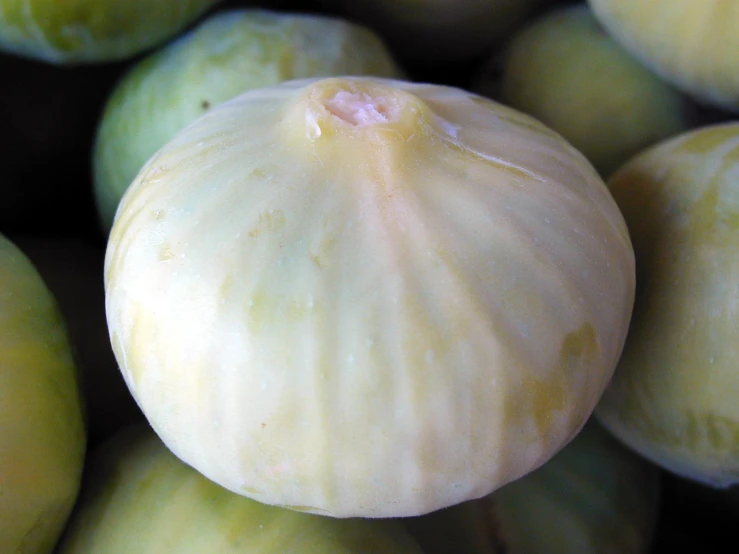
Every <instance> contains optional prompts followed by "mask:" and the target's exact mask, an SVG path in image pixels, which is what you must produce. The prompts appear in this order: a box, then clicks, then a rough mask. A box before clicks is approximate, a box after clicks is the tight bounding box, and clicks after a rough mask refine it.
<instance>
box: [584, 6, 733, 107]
mask: <svg viewBox="0 0 739 554" xmlns="http://www.w3.org/2000/svg"><path fill="white" fill-rule="evenodd" d="M588 1H589V4H590V6H591V7H592V8H593V11H594V12H595V15H596V16H597V17H598V19H599V20H600V21H601V23H602V24H603V25H604V26H605V27H606V29H608V31H609V32H610V33H612V34H613V36H614V38H616V40H618V41H619V42H620V43H621V44H622V45H623V47H624V48H626V49H627V50H628V51H629V52H631V53H632V54H633V55H634V56H636V57H637V58H639V59H640V60H642V61H643V62H644V63H645V64H646V65H647V66H649V67H650V68H651V69H652V70H654V71H655V72H657V73H658V74H659V75H661V76H662V77H664V78H665V79H667V80H669V81H670V82H672V83H674V84H675V85H677V86H678V87H680V88H681V89H682V90H684V91H686V92H688V93H690V94H692V95H693V96H695V97H696V98H698V99H700V100H703V101H705V102H710V103H712V104H715V105H717V106H721V107H723V108H728V109H731V110H733V111H737V110H739V2H737V1H736V0H648V1H645V0H588Z"/></svg>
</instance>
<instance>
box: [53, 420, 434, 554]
mask: <svg viewBox="0 0 739 554" xmlns="http://www.w3.org/2000/svg"><path fill="white" fill-rule="evenodd" d="M133 552H135V553H136V554H162V553H164V552H176V553H177V554H213V553H218V554H326V553H331V554H389V553H392V554H421V550H420V548H418V546H417V545H416V544H415V542H414V541H413V539H412V538H411V537H410V536H409V535H408V534H407V533H406V532H405V530H404V529H403V528H402V526H401V525H400V523H398V522H396V521H391V520H385V521H381V520H369V519H335V518H329V517H325V516H317V515H312V514H303V513H300V512H296V511H294V510H287V509H285V508H276V507H273V506H266V505H264V504H260V503H258V502H255V501H253V500H250V499H248V498H244V497H243V496H239V495H237V494H234V493H232V492H229V491H227V490H226V489H223V488H221V487H219V486H218V485H216V484H215V483H213V482H212V481H209V480H208V479H206V478H205V477H203V476H202V475H201V474H200V473H198V472H197V471H195V470H194V469H192V468H191V467H189V466H187V465H185V464H184V463H182V462H181V461H180V460H178V459H177V457H175V456H174V454H172V453H171V452H170V451H169V450H168V449H167V448H166V447H165V446H164V444H162V442H161V441H160V440H159V439H158V438H157V436H156V435H155V434H154V433H153V431H152V430H151V429H150V428H149V427H148V426H146V425H136V426H133V427H129V428H127V429H124V430H122V431H120V432H118V433H117V434H116V435H114V436H113V437H111V438H110V439H109V440H108V441H106V442H105V443H103V444H102V445H101V446H100V447H98V449H96V450H95V451H93V455H92V456H91V459H90V462H89V470H88V472H87V473H86V477H85V483H84V486H83V490H82V494H81V495H80V499H79V502H78V505H77V508H76V510H75V513H74V514H73V516H72V519H71V520H70V523H69V526H68V529H67V533H66V534H65V537H64V539H63V541H62V543H61V545H60V547H59V550H58V553H57V554H101V553H105V554H131V553H133Z"/></svg>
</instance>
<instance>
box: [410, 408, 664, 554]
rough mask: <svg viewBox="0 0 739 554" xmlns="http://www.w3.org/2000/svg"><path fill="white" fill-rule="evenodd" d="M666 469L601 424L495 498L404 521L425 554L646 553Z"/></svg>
mask: <svg viewBox="0 0 739 554" xmlns="http://www.w3.org/2000/svg"><path fill="white" fill-rule="evenodd" d="M660 483H661V471H660V470H659V468H658V467H657V466H656V465H654V464H652V463H651V462H649V461H647V460H645V459H644V458H643V457H641V456H639V455H638V454H636V453H635V452H632V451H631V450H630V449H628V448H626V447H625V446H623V445H622V444H621V443H620V442H619V441H617V440H616V439H614V438H613V437H612V436H611V435H610V433H608V432H607V431H606V430H605V429H603V427H602V426H601V425H600V424H599V423H598V422H597V421H596V420H595V419H594V418H590V419H589V420H588V423H586V425H585V427H583V429H582V431H581V432H580V433H579V434H578V435H577V436H576V437H575V438H574V439H573V440H572V442H570V443H569V444H568V445H567V446H565V447H564V448H563V449H562V450H561V451H560V452H558V453H557V454H556V455H555V456H554V457H553V458H552V459H551V460H549V461H548V462H547V463H545V464H544V465H543V466H541V467H540V468H539V469H537V470H535V471H533V472H531V473H529V474H528V475H525V476H524V477H521V478H520V479H518V480H516V481H514V482H512V483H509V484H508V485H505V486H504V487H502V488H500V489H498V490H497V491H495V492H493V493H492V494H491V495H489V496H487V497H484V498H481V499H477V500H470V501H467V502H463V503H462V504H457V505H456V506H452V507H450V508H445V509H443V510H438V511H436V512H432V513H430V514H426V515H423V516H419V517H415V518H405V519H404V520H403V521H404V523H405V525H406V528H407V529H408V531H409V532H410V533H411V535H413V536H414V537H415V538H416V540H417V541H418V543H419V544H420V545H421V547H422V548H423V549H424V552H425V553H426V554H457V553H460V552H464V553H466V554H468V553H469V554H472V553H474V554H503V553H505V554H536V553H540V552H546V553H547V554H549V553H551V554H573V553H577V554H601V553H603V552H608V553H610V554H646V553H648V552H650V547H651V544H652V540H653V536H654V534H655V530H656V523H657V518H658V515H659V508H660V496H661V489H660Z"/></svg>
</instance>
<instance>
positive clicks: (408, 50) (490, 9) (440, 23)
mask: <svg viewBox="0 0 739 554" xmlns="http://www.w3.org/2000/svg"><path fill="white" fill-rule="evenodd" d="M541 2H542V0H364V1H363V2H355V1H354V0H336V1H335V2H334V4H336V9H339V10H341V12H340V13H343V14H345V15H346V16H347V17H350V18H352V19H354V20H357V21H361V22H362V23H364V24H366V25H368V26H370V27H371V28H373V29H376V30H377V31H378V32H379V33H380V34H381V35H382V36H383V37H384V38H385V39H386V40H387V41H388V43H389V44H390V46H391V47H392V49H393V52H394V53H396V55H398V56H399V57H400V58H401V59H403V60H409V61H421V62H427V61H431V62H435V63H438V62H446V61H449V62H451V61H461V60H465V59H466V58H472V57H475V56H480V55H484V54H485V53H487V52H488V51H489V50H490V49H491V48H492V47H493V45H494V44H495V43H496V42H498V41H500V40H502V39H503V38H504V37H506V36H507V35H508V34H510V33H511V32H512V30H513V29H515V28H516V27H517V26H518V25H520V24H522V23H523V21H524V20H525V18H526V16H527V15H529V13H531V12H532V11H533V9H534V8H535V7H536V6H537V5H538V4H540V3H541Z"/></svg>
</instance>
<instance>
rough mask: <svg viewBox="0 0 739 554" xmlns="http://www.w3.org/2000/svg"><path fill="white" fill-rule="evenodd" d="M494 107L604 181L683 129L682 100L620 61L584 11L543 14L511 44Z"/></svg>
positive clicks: (625, 57) (623, 57)
mask: <svg viewBox="0 0 739 554" xmlns="http://www.w3.org/2000/svg"><path fill="white" fill-rule="evenodd" d="M482 78H483V79H484V78H485V77H484V76H482ZM500 100H501V101H502V102H503V103H504V104H508V105H509V106H511V107H513V108H516V109H520V110H521V111H524V112H526V113H528V114H530V115H533V116H534V117H536V118H537V119H539V120H540V121H542V122H543V123H545V124H546V125H548V126H550V127H551V128H552V129H554V130H555V131H557V132H559V133H561V134H562V136H563V137H564V138H566V139H567V140H569V141H570V142H571V143H572V145H573V146H575V148H577V149H578V150H580V151H581V152H582V153H583V154H585V157H587V158H588V159H589V160H590V161H591V162H592V163H593V165H594V166H595V168H596V169H597V170H598V171H599V172H600V174H601V175H604V176H607V175H609V174H610V173H611V172H612V171H614V170H615V169H617V168H618V167H619V166H620V165H621V164H623V163H624V162H625V161H626V160H627V159H629V158H631V156H633V155H634V154H636V153H637V152H639V151H641V150H643V149H644V148H645V147H647V146H651V145H652V144H653V143H656V142H657V141H659V140H661V139H664V138H668V137H671V136H673V135H676V134H678V133H679V132H681V131H684V130H685V129H687V128H688V126H689V124H690V119H689V118H688V109H687V103H686V102H685V101H684V99H683V97H682V96H681V95H680V94H679V93H678V92H677V91H676V90H675V89H674V88H672V87H671V86H670V85H668V84H667V83H666V82H664V81H663V80H662V79H660V78H659V77H657V76H656V75H654V74H653V73H652V72H651V71H649V70H648V69H646V68H645V67H644V66H642V65H641V64H640V63H639V62H637V61H636V60H635V59H633V58H632V57H631V55H629V54H627V53H626V51H624V50H623V49H622V48H621V47H620V46H619V45H618V44H617V43H616V42H615V41H614V40H613V39H612V38H611V37H610V36H609V35H607V34H606V33H605V32H604V31H603V29H602V28H601V27H600V26H599V24H598V23H597V21H596V20H595V18H594V17H593V14H592V12H591V10H590V9H589V8H588V7H587V5H584V4H577V5H574V6H567V7H563V8H560V9H557V10H553V11H550V12H548V13H547V14H546V15H544V16H542V17H541V18H540V19H538V20H535V21H533V22H532V23H531V24H530V25H528V26H527V27H526V28H524V29H523V30H522V31H521V32H519V33H518V34H516V35H515V36H514V37H513V40H512V41H511V42H510V44H509V45H508V47H507V49H506V51H505V54H504V56H503V73H502V78H501V84H500Z"/></svg>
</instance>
